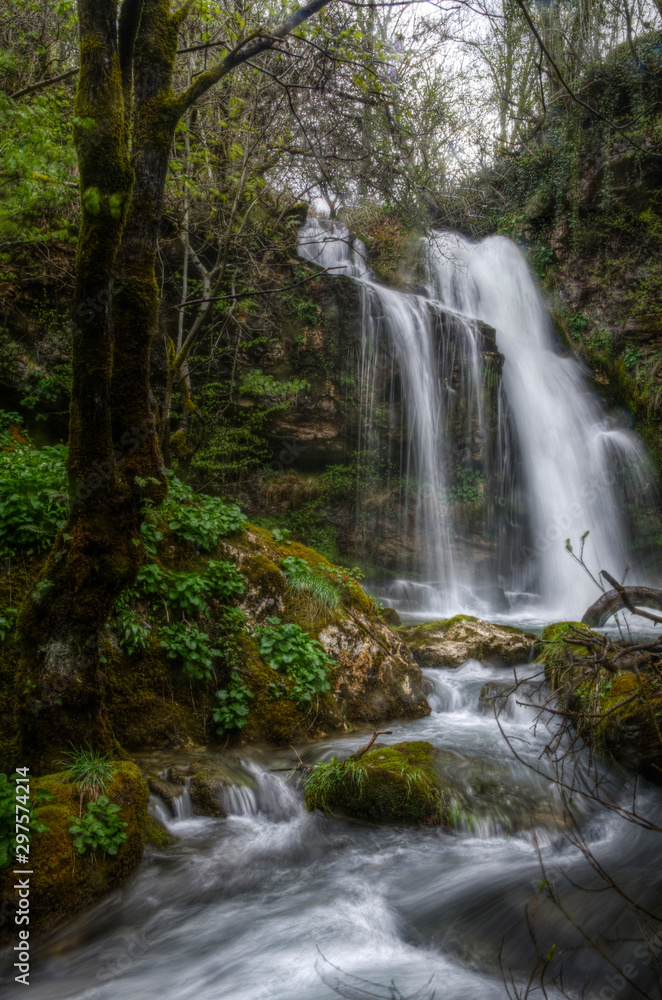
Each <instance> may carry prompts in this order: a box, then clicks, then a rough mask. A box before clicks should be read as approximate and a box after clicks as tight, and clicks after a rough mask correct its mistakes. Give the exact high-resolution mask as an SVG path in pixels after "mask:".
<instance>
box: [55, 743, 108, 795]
mask: <svg viewBox="0 0 662 1000" xmlns="http://www.w3.org/2000/svg"><path fill="white" fill-rule="evenodd" d="M112 760H113V755H112V753H99V751H98V750H93V749H92V747H91V746H90V744H89V743H88V744H87V746H86V747H81V748H80V749H78V750H77V749H76V747H74V746H73V744H72V750H70V751H69V753H68V754H66V756H65V759H64V760H62V761H60V763H61V765H62V767H63V768H64V771H65V776H66V780H67V781H70V782H71V784H73V785H76V787H77V788H78V791H79V792H80V796H81V799H82V798H83V796H84V795H89V796H90V798H92V799H93V800H94V801H96V800H97V799H98V798H99V796H100V795H105V794H106V784H107V783H108V782H110V781H112V777H113V763H112Z"/></svg>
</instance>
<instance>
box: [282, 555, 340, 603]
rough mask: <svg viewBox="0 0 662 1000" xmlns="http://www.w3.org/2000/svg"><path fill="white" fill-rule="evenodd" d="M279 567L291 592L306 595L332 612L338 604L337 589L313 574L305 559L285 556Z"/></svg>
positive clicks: (317, 574) (326, 578)
mask: <svg viewBox="0 0 662 1000" xmlns="http://www.w3.org/2000/svg"><path fill="white" fill-rule="evenodd" d="M281 567H282V569H283V573H284V574H285V578H286V580H287V583H288V586H289V587H291V588H292V590H295V591H298V592H299V593H302V594H307V595H308V596H309V597H310V599H311V600H312V601H313V602H314V603H315V604H319V605H321V606H322V607H325V608H330V609H331V610H334V609H335V608H337V607H338V604H339V603H340V595H339V594H338V590H337V587H336V586H335V584H334V583H332V581H331V580H329V579H328V577H325V576H322V575H321V573H317V572H315V570H314V569H313V568H312V566H310V565H309V564H308V563H307V562H306V560H305V559H299V558H298V557H297V556H286V557H285V559H283V560H282V562H281Z"/></svg>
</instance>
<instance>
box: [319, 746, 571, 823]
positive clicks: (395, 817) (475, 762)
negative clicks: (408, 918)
mask: <svg viewBox="0 0 662 1000" xmlns="http://www.w3.org/2000/svg"><path fill="white" fill-rule="evenodd" d="M305 802H306V807H307V808H308V809H310V810H314V809H321V810H322V811H323V812H325V813H327V814H328V815H330V816H339V817H344V818H348V819H357V820H363V821H364V822H371V823H424V824H427V825H435V826H445V827H449V828H451V827H460V826H462V827H464V828H468V829H477V828H480V827H485V826H490V827H492V828H497V829H499V830H501V831H506V832H515V831H518V830H529V829H531V828H533V827H534V826H539V825H547V826H553V825H557V824H558V823H561V822H563V818H562V814H561V812H560V810H559V809H558V806H557V804H555V803H553V802H552V801H551V800H550V797H549V789H548V788H547V787H544V786H542V785H540V784H538V785H535V784H532V783H531V782H526V781H522V780H517V779H515V778H513V777H512V776H511V775H510V774H509V772H508V770H507V769H506V768H505V767H500V766H498V765H496V764H493V763H491V762H490V761H485V760H481V759H479V758H472V757H467V756H465V755H464V754H460V753H456V752H455V751H453V750H440V749H438V748H437V747H434V746H433V745H432V744H431V743H427V742H425V741H422V740H419V741H415V742H407V743H396V744H394V745H391V746H385V745H380V744H375V745H374V747H373V748H372V749H370V750H368V751H367V752H366V753H363V754H360V755H357V754H353V755H352V756H350V757H348V758H347V759H346V760H344V761H338V760H337V758H335V757H334V758H333V759H332V760H331V761H326V762H323V763H321V764H318V765H317V767H315V768H313V770H312V772H311V774H310V775H309V777H308V779H307V781H306V787H305Z"/></svg>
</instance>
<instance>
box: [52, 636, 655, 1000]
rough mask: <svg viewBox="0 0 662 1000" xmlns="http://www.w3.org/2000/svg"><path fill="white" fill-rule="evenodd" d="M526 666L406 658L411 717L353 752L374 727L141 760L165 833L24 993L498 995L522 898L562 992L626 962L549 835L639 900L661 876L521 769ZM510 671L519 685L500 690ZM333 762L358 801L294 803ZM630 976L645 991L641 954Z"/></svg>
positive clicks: (641, 786) (594, 816)
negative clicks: (554, 958) (417, 696)
mask: <svg viewBox="0 0 662 1000" xmlns="http://www.w3.org/2000/svg"><path fill="white" fill-rule="evenodd" d="M486 659H489V658H488V657H486ZM528 659H529V656H528V655H527V656H526V657H524V656H522V659H521V662H520V663H519V664H516V665H515V667H514V670H513V668H512V667H510V668H507V667H504V666H503V665H502V666H496V665H493V664H492V665H485V663H484V662H480V661H478V660H475V659H469V660H468V661H467V662H465V663H464V664H463V665H462V666H458V667H455V668H453V669H448V668H439V667H425V668H424V669H423V679H424V684H425V688H426V691H427V698H428V702H429V705H430V708H431V712H430V714H429V715H428V716H425V717H422V718H419V719H414V720H408V721H396V722H393V723H390V724H388V725H384V726H382V727H380V728H384V729H389V730H390V733H389V734H387V735H386V734H385V735H382V736H380V737H378V738H377V740H376V741H375V742H374V743H373V744H372V746H371V747H370V748H369V750H367V751H366V752H365V753H363V752H362V750H363V748H364V747H365V746H366V745H367V743H368V742H369V740H370V738H371V736H372V731H373V729H374V726H372V725H371V726H364V727H359V728H357V729H355V730H354V731H353V732H352V733H349V734H343V735H333V736H329V737H325V738H322V739H318V740H316V741H314V742H310V743H302V744H297V750H298V751H299V754H300V757H301V761H299V760H298V759H297V756H296V755H295V752H294V751H293V750H292V749H290V748H289V747H280V748H277V747H276V748H274V747H273V746H272V747H269V746H266V745H263V744H255V745H253V746H249V747H243V748H238V749H234V750H228V751H224V752H222V751H215V752H210V751H209V750H205V749H203V748H188V749H187V748H183V749H181V750H179V751H176V752H173V751H156V752H153V753H151V754H149V755H145V756H143V755H140V756H139V758H138V759H139V763H140V766H141V768H142V770H143V773H144V774H145V775H146V776H147V777H148V779H149V782H150V786H151V791H152V799H151V804H150V813H151V815H152V816H153V818H154V819H155V820H156V821H157V823H158V824H161V826H160V829H162V830H164V831H165V833H166V837H165V838H164V839H163V840H162V841H161V843H155V838H152V845H151V846H148V847H147V850H146V853H145V857H144V860H143V863H142V864H141V866H140V867H139V868H138V870H137V872H136V874H135V876H134V878H133V880H132V881H130V882H129V883H128V884H125V885H124V886H123V888H121V889H120V890H118V891H116V892H115V894H114V895H111V896H110V897H106V898H105V899H104V900H102V901H101V902H100V903H99V904H98V905H97V908H96V909H92V910H88V911H87V912H86V913H85V914H84V915H83V916H81V917H80V918H78V919H76V920H74V921H73V922H71V923H70V924H69V925H67V926H65V927H63V928H62V930H60V931H59V932H57V933H55V934H54V935H52V936H51V937H50V938H49V939H47V940H45V941H44V944H43V946H42V948H41V950H40V951H39V953H38V954H37V956H36V957H35V962H34V966H33V969H34V976H33V986H32V993H33V995H35V996H36V997H37V998H39V1000H65V998H66V1000H83V998H86V1000H91V998H92V997H94V998H95V1000H115V998H116V997H117V996H120V995H121V996H126V997H131V998H133V997H139V996H140V997H146V996H159V997H162V998H164V1000H170V998H172V1000H175V998H177V1000H179V998H182V997H183V998H189V997H190V998H193V997H196V998H198V997H200V998H203V1000H218V998H219V997H223V998H225V997H232V998H233V1000H234V998H238V1000H258V998H259V1000H262V998H266V1000H292V998H294V997H296V998H297V1000H332V998H333V997H335V996H338V995H350V996H351V995H357V994H356V991H357V990H358V989H370V990H371V991H372V993H374V994H375V995H377V996H381V995H384V996H387V995H389V994H388V990H389V989H391V990H392V989H394V988H395V989H397V990H398V991H399V993H393V995H394V996H401V997H410V996H412V995H418V996H419V997H421V998H423V1000H426V998H429V997H431V996H432V990H433V989H436V990H437V994H436V995H437V997H440V996H441V997H443V998H444V1000H452V998H455V997H457V998H458V1000H459V998H465V997H471V998H474V997H475V998H476V1000H477V998H479V997H480V998H481V1000H483V998H492V997H494V998H497V997H498V998H505V997H506V996H507V995H508V994H507V992H506V987H505V986H504V981H503V975H502V968H501V967H500V962H501V966H502V967H503V969H506V970H509V972H508V975H510V972H511V971H512V975H513V976H514V978H515V982H516V983H519V984H523V983H524V982H525V981H526V980H527V979H528V976H529V975H530V973H531V969H532V967H533V964H535V946H534V943H533V942H532V939H531V936H530V934H529V932H528V930H527V926H526V919H525V908H526V907H528V910H529V912H531V909H532V908H533V907H534V906H536V914H537V917H536V920H537V924H536V935H537V940H536V945H537V946H538V947H539V948H544V949H545V953H546V954H547V953H550V951H551V949H552V946H554V951H553V952H552V954H553V955H554V954H557V953H558V954H560V955H562V956H563V961H564V969H565V976H566V980H565V981H566V984H567V986H568V988H569V989H571V990H573V989H575V987H576V994H575V993H572V992H571V994H570V995H572V996H574V995H577V996H579V995H580V992H581V988H582V986H581V984H582V983H583V982H584V981H585V979H586V978H588V982H589V983H590V986H591V989H593V990H594V992H595V994H596V995H598V996H599V995H600V989H603V988H604V989H607V988H610V987H609V982H610V980H609V978H608V977H609V976H610V975H611V976H613V967H612V966H611V965H610V961H614V960H616V961H620V962H627V961H628V958H630V959H631V957H632V954H631V953H632V947H633V946H632V944H631V942H628V937H629V936H631V933H630V932H631V931H632V926H630V925H629V924H628V919H629V918H628V917H627V913H626V911H625V910H624V907H623V902H622V897H620V896H618V894H614V893H610V892H601V893H600V894H599V899H600V905H599V906H596V904H595V899H596V895H595V894H592V893H591V892H587V891H585V890H586V889H597V888H600V887H601V883H600V881H599V879H598V877H597V875H596V873H595V871H594V870H593V869H592V868H591V866H590V865H589V863H588V862H587V859H586V856H585V854H584V853H583V852H582V850H579V849H577V848H576V847H573V844H572V839H571V838H569V836H568V834H569V833H570V834H571V833H572V832H573V831H575V832H576V831H577V830H579V831H581V837H582V842H583V843H584V844H585V845H588V846H589V848H590V849H591V851H592V852H593V854H594V855H595V857H597V858H598V859H599V861H600V864H601V865H604V866H605V867H606V868H607V869H608V870H609V871H610V874H611V875H612V876H613V877H614V878H616V879H617V880H620V887H621V888H625V890H626V891H628V892H631V893H633V894H635V895H636V896H637V899H638V901H640V902H642V903H643V904H645V905H650V906H651V907H652V906H654V902H655V898H656V896H657V897H658V898H659V891H660V888H662V886H661V882H662V879H661V877H660V874H659V866H658V864H657V841H656V839H655V838H656V836H657V835H656V834H655V832H654V831H652V830H650V829H649V830H645V829H642V828H641V827H638V826H633V825H632V824H630V823H627V822H626V821H625V820H624V819H623V818H622V817H619V815H618V814H617V813H615V812H611V813H609V812H605V810H603V809H601V808H599V807H598V806H597V805H596V804H595V803H592V802H591V801H590V800H589V799H586V798H583V797H582V796H581V795H577V796H576V798H575V799H574V801H573V804H572V807H571V811H570V812H569V811H568V807H567V803H566V804H564V803H563V801H562V799H561V796H560V794H559V791H558V788H557V786H556V785H555V783H554V782H553V781H551V780H550V778H551V775H550V773H549V772H546V770H545V765H544V759H543V764H542V767H541V754H542V752H543V750H544V746H545V744H546V742H547V741H548V739H549V730H546V731H545V732H543V731H541V730H540V729H534V728H532V725H533V723H534V721H535V719H536V716H537V709H536V708H535V707H532V706H533V705H534V703H535V698H536V694H535V692H536V690H538V689H539V685H538V683H537V682H534V680H533V677H534V675H539V674H540V670H541V666H540V664H535V663H532V662H527V660H528ZM515 675H516V676H517V678H518V679H519V680H521V681H524V686H523V687H520V688H519V689H518V692H515V693H509V687H508V686H510V689H511V690H512V686H513V680H514V677H515ZM527 684H528V685H529V686H528V687H527ZM545 690H548V689H545ZM523 692H526V696H525V697H524V696H523ZM495 701H496V703H497V706H498V708H499V710H500V711H499V719H498V721H497V719H496V717H495V713H494V711H493V705H494V703H495ZM518 702H520V703H519V704H518ZM504 736H505V737H507V740H508V741H509V742H510V745H511V747H516V749H517V757H516V756H515V755H514V754H513V752H512V749H511V748H510V747H509V745H508V743H507V742H506V739H504ZM357 755H358V756H357ZM352 757H353V758H354V759H355V761H356V762H357V763H358V765H359V766H360V768H359V769H361V770H363V771H364V772H365V774H364V777H363V782H364V784H363V788H364V789H365V790H366V795H365V796H363V797H362V796H360V795H359V796H358V797H357V796H356V795H355V796H354V800H353V801H354V805H352V801H351V799H352V796H351V795H350V796H349V801H348V797H347V796H345V797H344V798H343V796H342V795H341V796H340V797H336V799H334V798H333V795H332V794H329V793H333V788H330V789H327V796H326V799H324V800H322V801H319V800H318V801H314V800H313V799H312V798H311V795H310V791H309V789H310V787H311V786H310V784H309V782H310V774H311V773H312V775H314V774H315V771H312V772H309V771H308V769H309V768H310V767H314V765H316V764H318V763H320V762H321V763H322V764H324V765H325V766H329V765H333V768H334V769H335V770H338V768H340V771H341V772H342V765H343V762H344V761H347V759H348V758H352ZM518 758H519V759H518ZM334 760H335V764H334ZM594 766H596V765H594ZM597 766H599V767H600V769H601V778H602V781H603V783H604V787H605V788H606V789H607V790H608V792H609V794H610V795H611V796H612V798H613V800H614V801H615V802H622V803H626V802H630V801H631V797H632V791H633V780H632V777H631V775H630V774H629V773H628V772H625V771H623V772H619V771H618V770H616V769H614V768H610V767H608V766H607V765H606V764H605V765H603V764H598V765H597ZM430 768H431V769H432V771H433V772H434V775H435V778H434V779H433V777H432V774H431V771H430ZM385 770H386V771H389V772H390V774H391V778H392V779H393V780H390V781H387V782H386V786H387V787H388V788H389V790H390V793H392V792H393V787H394V786H395V785H397V786H398V792H397V796H396V799H397V800H398V801H399V805H398V804H397V802H396V807H393V804H392V795H391V804H390V806H389V808H391V813H390V814H388V812H387V813H386V814H385V813H384V812H382V813H381V814H380V813H379V811H378V810H377V811H375V810H374V806H375V803H376V804H377V805H378V806H383V804H384V800H383V797H382V796H381V794H380V792H379V788H378V791H377V792H376V793H375V794H374V795H373V796H372V798H373V807H372V809H373V811H372V812H371V811H370V809H368V808H367V807H366V802H369V801H370V794H368V788H369V782H370V780H371V774H373V773H376V774H378V775H379V774H381V775H382V779H381V780H382V781H383V774H384V771H385ZM536 772H538V773H536ZM396 777H397V780H396ZM433 786H434V790H433ZM421 791H423V792H424V794H423V796H422V798H421V796H420V795H419V794H418V793H419V792H421ZM437 793H439V794H438V795H437ZM431 794H432V799H434V802H433V806H432V808H430V801H431V798H430V797H431ZM658 794H659V793H658V790H657V789H656V788H654V787H653V786H651V785H649V784H648V783H647V782H646V781H645V780H643V779H640V780H639V782H638V799H637V801H638V808H639V809H640V811H641V812H642V814H645V815H647V816H649V817H652V818H653V819H655V818H656V817H657V821H658V822H659V821H660V820H661V819H662V816H660V815H659V813H660V810H659V805H658ZM435 795H436V798H435ZM306 797H307V798H308V806H309V808H308V809H307V808H306V802H305V799H306ZM398 797H399V798H398ZM361 801H362V802H363V805H362V806H361V807H360V809H359V810H357V809H356V802H359V803H360V802H361ZM421 804H422V807H423V811H422V812H421V811H420V809H419V812H418V814H416V815H413V814H410V815H408V814H407V810H408V809H409V807H410V806H411V807H412V812H414V811H415V810H414V809H413V807H414V806H415V807H416V808H419V807H420V806H421ZM436 806H439V807H440V808H436V811H435V807H436ZM425 809H428V810H429V811H428V813H427V814H426V813H425ZM361 810H363V811H362V812H361ZM205 813H206V815H204V814H205ZM414 820H415V822H413V821H414ZM174 838H176V839H174ZM625 842H627V844H628V850H627V852H624V851H623V846H622V845H623V843H625ZM541 864H542V865H544V866H545V872H544V873H543V871H542V869H541ZM545 878H547V879H553V880H554V883H555V885H557V886H558V887H559V892H560V893H561V894H562V899H563V905H564V906H566V907H567V909H568V912H569V913H570V915H571V916H572V919H573V920H574V921H575V922H576V924H577V925H578V926H580V927H581V928H582V929H583V930H585V931H586V933H588V934H590V935H591V936H596V935H597V936H603V937H604V936H605V935H608V934H611V932H612V930H613V928H614V927H616V928H617V930H618V937H619V939H620V940H616V942H615V943H614V945H613V947H612V950H611V952H610V956H609V961H607V960H605V958H604V957H603V956H601V955H600V954H599V952H597V951H596V950H595V949H593V948H591V947H589V946H588V945H587V944H586V938H585V937H584V936H583V935H582V934H581V933H579V932H578V931H576V930H573V928H572V925H571V923H570V922H569V921H568V920H567V919H562V917H561V915H560V913H559V910H558V907H556V906H555V905H554V903H553V901H552V900H551V899H550V898H548V896H546V895H545V893H544V892H542V894H541V889H540V886H541V885H542V884H543V883H544V881H545ZM612 937H613V935H612ZM499 954H501V958H500V959H499ZM637 973H638V975H639V977H640V978H639V983H640V984H642V985H644V987H645V986H646V985H647V984H648V986H650V978H651V976H652V973H651V972H650V969H649V966H648V965H647V964H646V963H645V962H644V961H643V960H640V961H639V966H638V967H637ZM391 982H393V983H394V984H395V987H392V986H391V985H390V984H391ZM366 984H372V985H366ZM426 984H428V985H426ZM380 989H381V992H379V990H380ZM628 989H629V987H628ZM352 990H354V993H353V994H352V992H351V991H352ZM385 991H386V992H385ZM416 991H420V992H419V993H418V994H417V993H416ZM549 995H551V996H553V995H556V994H554V991H553V989H552V990H551V991H550V994H549ZM589 995H590V994H589ZM620 995H621V996H630V995H635V994H633V993H632V994H631V993H629V992H628V990H627V989H626V990H625V991H624V992H622V993H621V994H620Z"/></svg>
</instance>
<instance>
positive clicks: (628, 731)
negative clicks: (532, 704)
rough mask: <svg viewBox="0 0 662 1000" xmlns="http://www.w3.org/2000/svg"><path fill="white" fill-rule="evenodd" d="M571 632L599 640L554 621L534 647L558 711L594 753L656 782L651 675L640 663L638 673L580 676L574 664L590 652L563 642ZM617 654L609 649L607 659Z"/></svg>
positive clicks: (660, 707)
mask: <svg viewBox="0 0 662 1000" xmlns="http://www.w3.org/2000/svg"><path fill="white" fill-rule="evenodd" d="M577 630H582V633H583V635H584V636H586V637H587V639H589V641H590V636H594V637H595V639H596V640H600V638H601V636H600V635H599V633H594V632H592V631H591V630H590V629H589V628H587V626H586V625H584V624H583V623H582V622H555V623H554V624H552V625H548V626H547V628H545V629H543V631H542V632H541V633H540V636H539V638H538V639H537V641H536V645H535V652H536V660H537V661H538V662H539V663H544V665H545V667H544V669H545V676H546V677H547V680H548V681H549V683H550V684H551V686H552V688H553V689H555V690H556V691H557V693H558V697H559V702H560V705H561V708H562V709H563V710H564V711H565V713H566V715H567V717H568V719H569V720H570V721H571V722H572V723H573V724H574V725H575V726H576V728H577V730H578V731H579V732H580V733H581V735H582V736H583V737H584V739H585V740H586V741H587V742H588V743H589V744H590V745H591V746H592V747H593V748H594V749H595V750H597V751H598V752H600V753H602V754H603V755H604V756H606V757H611V758H613V759H614V760H616V761H618V762H619V763H621V764H624V765H625V766H626V767H630V768H632V769H633V770H635V771H638V772H639V773H640V774H642V775H643V776H644V777H646V778H648V780H649V781H653V782H655V783H656V784H662V734H661V733H660V725H659V720H660V718H661V717H662V684H661V683H660V679H659V676H658V674H657V671H654V670H649V671H647V670H646V668H645V665H644V664H640V665H639V667H638V668H637V669H638V672H635V670H634V669H605V668H602V669H599V670H595V671H593V672H592V673H591V674H590V676H589V677H583V678H582V677H581V676H580V670H579V665H578V664H577V663H576V660H577V659H578V658H581V657H588V656H592V650H591V649H589V647H588V646H583V645H581V644H577V643H576V642H569V641H567V640H568V639H569V638H571V637H575V638H576V637H577ZM582 633H580V636H581V634H582ZM618 654H619V647H618V646H617V645H613V646H612V647H611V653H610V656H611V658H612V659H613V657H615V656H616V655H618ZM571 656H572V658H573V661H575V664H574V666H572V665H571V660H570V657H571ZM627 662H628V657H627V654H626V655H619V659H618V665H619V666H620V665H621V664H623V665H624V666H627Z"/></svg>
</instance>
